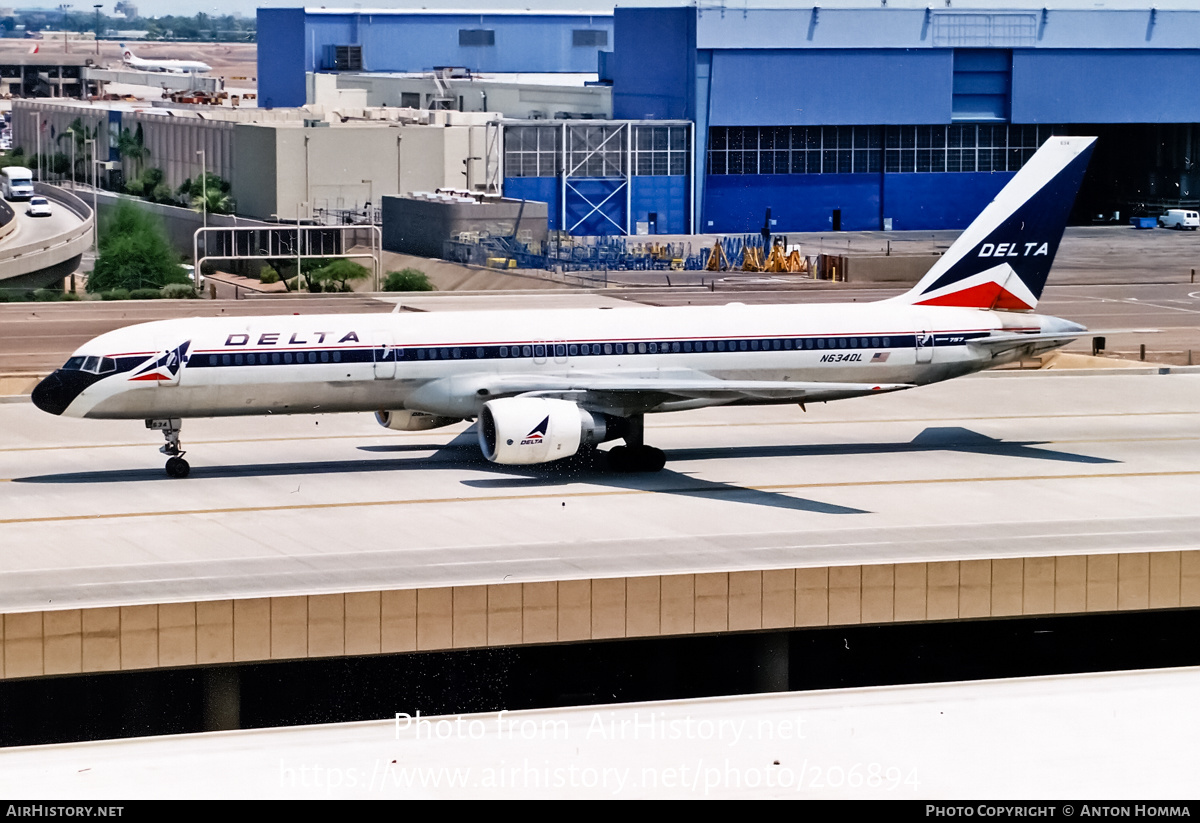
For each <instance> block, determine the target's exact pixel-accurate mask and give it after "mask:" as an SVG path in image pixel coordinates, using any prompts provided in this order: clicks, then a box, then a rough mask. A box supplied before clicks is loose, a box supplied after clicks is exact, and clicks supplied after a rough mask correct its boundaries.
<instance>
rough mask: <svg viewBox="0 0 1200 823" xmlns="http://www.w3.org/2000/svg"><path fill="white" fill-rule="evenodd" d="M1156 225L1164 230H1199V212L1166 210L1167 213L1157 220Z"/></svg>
mask: <svg viewBox="0 0 1200 823" xmlns="http://www.w3.org/2000/svg"><path fill="white" fill-rule="evenodd" d="M1158 225H1160V226H1162V227H1163V228H1164V229H1179V230H1180V231H1182V230H1183V229H1191V230H1192V231H1195V230H1196V229H1197V228H1200V212H1197V211H1189V210H1187V209H1168V210H1167V213H1166V214H1164V215H1163V216H1162V217H1160V218H1158Z"/></svg>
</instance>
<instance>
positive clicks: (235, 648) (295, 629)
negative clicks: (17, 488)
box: [0, 551, 1200, 678]
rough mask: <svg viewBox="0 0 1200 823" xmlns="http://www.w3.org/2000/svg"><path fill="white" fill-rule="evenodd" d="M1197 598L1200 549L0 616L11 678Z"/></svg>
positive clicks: (1111, 607) (1117, 607) (1160, 604)
mask: <svg viewBox="0 0 1200 823" xmlns="http://www.w3.org/2000/svg"><path fill="white" fill-rule="evenodd" d="M1188 606H1200V551H1187V552H1151V553H1136V554H1111V555H1087V556H1073V557H1037V558H1019V557H1018V558H1009V559H996V560H968V561H961V562H941V563H905V564H898V565H879V566H835V567H829V568H813V569H778V570H769V571H749V572H729V573H714V574H683V575H666V576H662V577H629V578H613V579H596V580H568V581H560V582H546V583H512V584H502V585H495V586H466V587H456V588H440V589H419V590H407V591H384V592H355V593H350V594H326V595H311V596H307V597H304V596H301V597H271V598H258V599H251V600H219V601H212V602H197V603H166V604H161V605H145V606H122V607H119V608H118V607H114V608H103V609H67V610H62V611H46V612H30V613H24V614H7V615H3V616H0V626H2V634H0V637H2V647H0V648H2V652H3V653H2V654H0V663H2V668H0V676H3V677H5V678H16V677H37V676H42V675H58V674H75V673H81V672H101V671H117V670H123V669H145V668H153V667H156V666H164V667H166V666H192V665H205V664H214V663H240V662H252V661H262V660H285V659H297V658H305V657H331V656H338V655H362V654H390V653H397V652H411V651H432V650H442V649H460V648H471V647H480V646H508V645H517V644H522V643H555V642H570V641H578V640H599V639H608V638H620V637H652V636H659V635H687V634H703V633H711V632H724V631H751V630H756V629H781V628H791V627H804V626H830V625H846V624H858V623H893V622H903V621H920V620H955V619H958V618H978V617H1001V616H1010V615H1022V614H1025V615H1033V614H1066V613H1080V612H1106V611H1121V610H1136V609H1165V608H1177V607H1188Z"/></svg>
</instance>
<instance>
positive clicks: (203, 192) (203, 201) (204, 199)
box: [196, 149, 208, 229]
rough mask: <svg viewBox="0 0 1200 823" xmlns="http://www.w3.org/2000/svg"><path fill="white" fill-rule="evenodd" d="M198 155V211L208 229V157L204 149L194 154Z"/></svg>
mask: <svg viewBox="0 0 1200 823" xmlns="http://www.w3.org/2000/svg"><path fill="white" fill-rule="evenodd" d="M196 154H198V155H200V210H201V211H202V212H203V213H204V228H206V229H207V228H208V156H207V155H206V154H205V153H204V149H200V150H199V151H197V152H196Z"/></svg>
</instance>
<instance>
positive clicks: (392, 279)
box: [383, 269, 434, 291]
mask: <svg viewBox="0 0 1200 823" xmlns="http://www.w3.org/2000/svg"><path fill="white" fill-rule="evenodd" d="M383 290H384V291H433V290H434V289H433V284H432V283H430V282H429V278H428V277H427V276H426V275H425V273H424V272H422V271H419V270H417V269H404V270H403V271H390V272H388V275H387V279H386V280H384V281H383Z"/></svg>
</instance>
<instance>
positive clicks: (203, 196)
mask: <svg viewBox="0 0 1200 823" xmlns="http://www.w3.org/2000/svg"><path fill="white" fill-rule="evenodd" d="M179 193H180V196H181V197H182V198H183V200H184V202H185V203H186V204H187V205H189V206H191V207H192V209H193V210H194V211H201V210H202V208H203V207H204V203H205V202H207V203H208V213H209V214H233V212H234V210H235V209H236V208H237V204H236V202H235V201H234V199H233V196H232V195H231V194H230V186H229V181H228V180H226V179H224V178H223V177H220V176H218V175H215V174H213V173H212V172H211V171H210V172H206V173H205V174H204V176H203V178H200V177H197V178H196V179H195V180H185V181H184V184H183V185H182V186H180V192H179Z"/></svg>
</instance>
